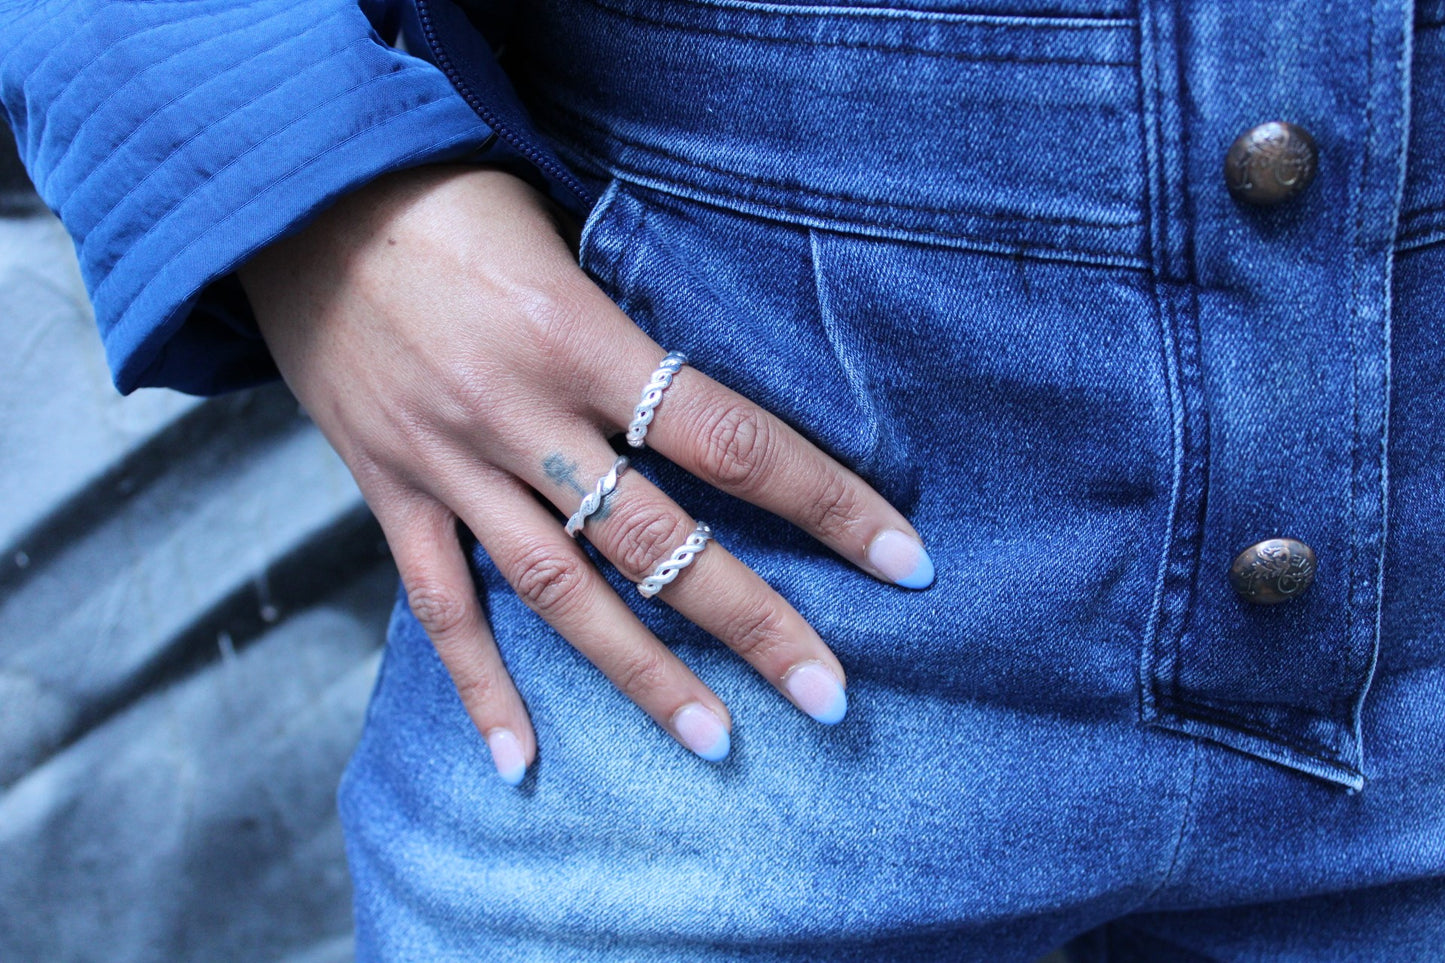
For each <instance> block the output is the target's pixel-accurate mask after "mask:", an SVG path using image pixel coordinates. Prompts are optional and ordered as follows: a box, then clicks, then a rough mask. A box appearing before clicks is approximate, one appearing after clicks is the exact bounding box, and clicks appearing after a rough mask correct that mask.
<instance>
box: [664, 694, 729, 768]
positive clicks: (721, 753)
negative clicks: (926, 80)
mask: <svg viewBox="0 0 1445 963" xmlns="http://www.w3.org/2000/svg"><path fill="white" fill-rule="evenodd" d="M672 728H673V731H674V732H676V733H677V737H678V738H679V739H681V740H682V744H683V745H684V746H687V747H688V748H689V749H691V750H692V751H693V752H695V753H697V754H698V755H699V756H701V757H702V758H704V759H706V760H707V761H709V762H717V761H719V760H720V759H726V758H727V754H728V750H730V749H731V748H732V738H731V737H730V736H729V735H728V730H727V726H725V725H723V721H722V720H721V719H719V718H718V717H717V716H716V715H715V714H714V713H713V711H712V710H711V709H709V708H708V707H707V706H705V705H703V704H702V703H701V702H689V703H688V704H687V705H685V706H683V707H682V708H681V709H679V710H677V714H676V715H674V716H673V717H672Z"/></svg>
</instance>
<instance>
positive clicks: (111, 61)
mask: <svg viewBox="0 0 1445 963" xmlns="http://www.w3.org/2000/svg"><path fill="white" fill-rule="evenodd" d="M41 6H45V7H50V8H52V9H53V8H54V6H56V5H41ZM84 6H85V7H88V8H89V9H88V11H87V12H86V13H85V15H84V16H83V17H81V16H77V15H72V16H70V17H60V18H54V19H53V20H52V21H51V22H50V23H46V24H44V25H43V26H42V25H38V24H32V25H31V31H30V32H29V33H28V34H26V35H22V33H21V31H22V30H23V26H24V25H23V24H22V26H21V28H20V29H17V30H16V31H15V33H16V43H17V45H18V46H19V47H20V48H21V49H19V50H17V51H16V52H15V53H13V54H12V55H11V58H10V63H9V64H7V67H6V72H7V74H11V75H10V76H7V77H5V78H4V80H5V87H6V101H7V108H8V109H9V110H10V113H11V117H12V121H13V120H16V119H17V110H16V107H15V105H14V104H12V103H11V101H12V97H11V92H12V91H14V90H15V89H16V87H15V86H14V85H13V83H12V81H13V80H14V79H15V76H14V74H13V73H11V72H12V71H14V70H16V69H17V67H16V65H17V63H18V64H19V65H20V67H21V69H22V70H23V68H24V66H25V65H26V63H27V60H28V61H30V62H33V68H32V69H29V70H23V73H24V84H23V93H24V97H25V103H24V104H22V105H21V107H22V110H21V111H20V112H19V113H20V114H21V115H22V116H21V117H20V118H19V119H20V120H21V121H22V122H21V123H17V124H16V125H15V126H16V127H17V135H18V140H19V142H20V143H21V145H22V151H23V152H24V155H25V157H26V161H27V166H28V167H29V168H30V171H31V174H32V176H33V178H34V179H35V182H36V184H37V185H38V186H39V187H40V190H41V196H42V197H44V199H45V200H46V202H47V203H48V204H49V205H50V206H51V208H52V209H53V210H55V211H56V213H58V214H59V215H60V217H61V219H62V220H63V221H64V222H65V225H66V227H67V228H68V229H69V230H70V232H71V234H72V236H73V237H74V239H75V244H76V251H77V253H78V255H79V259H80V265H81V272H82V275H83V277H84V278H85V282H86V286H87V288H88V290H89V292H90V295H91V300H92V303H93V304H94V306H95V313H96V321H97V323H98V325H99V327H100V330H101V336H102V339H103V341H104V343H105V349H106V355H107V359H108V361H109V363H110V366H111V371H112V372H113V375H114V378H115V382H116V386H117V387H118V388H119V389H120V390H121V391H122V392H129V391H132V390H134V389H136V388H139V387H143V386H152V385H157V386H159V385H164V386H168V387H172V388H178V389H180V390H182V391H188V392H192V393H197V394H211V393H216V392H220V391H225V390H229V389H233V388H239V387H243V386H246V385H250V384H253V383H255V382H258V381H262V380H265V379H267V378H270V377H273V376H274V374H275V368H274V365H273V363H272V361H271V359H270V356H269V354H268V352H267V351H266V347H265V344H264V343H263V342H262V341H261V339H260V336H259V334H258V332H257V330H256V327H255V323H254V320H253V318H252V316H251V312H250V307H249V305H248V303H247V302H246V299H245V297H244V295H243V294H242V292H241V290H240V286H239V284H238V283H236V281H235V278H234V275H233V274H232V272H233V271H234V270H235V268H236V267H237V266H238V265H240V264H241V263H243V262H244V261H245V260H246V259H247V258H248V257H249V256H251V255H252V254H253V253H254V252H256V251H257V250H259V249H260V248H262V247H264V246H266V245H267V244H269V243H270V242H272V241H274V240H276V239H277V238H279V237H282V236H284V235H287V234H290V233H294V232H295V231H297V230H299V229H300V228H301V227H302V226H304V225H305V224H306V223H308V222H309V221H310V220H311V219H312V218H313V217H315V215H316V214H318V213H319V212H320V211H321V210H322V209H324V208H325V207H327V206H328V205H329V204H331V203H332V202H333V201H334V200H335V199H336V198H337V197H339V196H340V195H342V194H345V193H347V192H348V191H351V190H353V189H355V188H356V187H358V186H360V185H362V184H364V183H366V182H367V181H370V180H372V179H374V178H375V177H377V176H379V175H381V174H383V173H386V172H388V171H391V170H396V169H400V168H403V167H410V166H415V165H418V164H422V163H427V162H434V161H442V160H458V159H465V158H478V157H480V156H482V154H483V152H484V151H485V150H486V148H488V147H489V146H490V145H491V144H492V142H493V140H494V137H493V132H492V130H491V128H490V127H489V126H488V125H487V124H485V123H484V122H482V121H481V119H480V118H478V116H477V115H476V114H475V113H474V112H473V111H472V110H471V109H470V108H469V107H468V105H467V104H466V103H465V102H464V101H463V100H462V99H461V98H460V97H458V96H457V94H456V92H455V91H454V90H453V88H452V86H451V84H450V83H449V82H448V81H447V79H446V78H445V77H444V76H443V75H442V73H441V72H440V71H438V70H437V69H436V68H435V67H434V66H432V65H431V64H428V63H426V62H424V61H421V60H419V59H416V58H413V57H411V56H408V55H407V54H404V53H402V52H400V51H397V50H395V49H393V48H391V47H390V46H389V45H387V44H386V43H385V42H384V41H383V40H382V39H381V37H380V36H379V35H378V34H377V33H376V31H375V29H374V28H373V25H372V23H371V22H370V21H368V20H367V18H366V16H365V15H364V14H363V13H362V12H361V9H360V8H359V7H358V6H357V5H356V2H355V0H328V2H325V3H305V4H296V3H294V2H293V0H260V2H250V3H239V4H238V3H236V2H235V0H223V2H217V0H191V2H187V3H150V4H136V3H103V4H99V5H96V4H88V5H84ZM70 9H72V10H73V9H75V7H71V8H70ZM54 20H61V21H65V20H70V21H72V22H70V23H68V24H64V25H63V26H65V27H68V29H61V30H57V29H55V26H54ZM77 21H78V22H77ZM7 32H9V31H7ZM7 39H8V38H7ZM65 65H68V66H65ZM77 68H78V69H77ZM37 93H38V96H37ZM37 102H38V103H40V104H43V109H41V110H35V109H33V108H31V109H29V110H25V109H24V108H25V107H27V106H28V105H29V104H34V103H37Z"/></svg>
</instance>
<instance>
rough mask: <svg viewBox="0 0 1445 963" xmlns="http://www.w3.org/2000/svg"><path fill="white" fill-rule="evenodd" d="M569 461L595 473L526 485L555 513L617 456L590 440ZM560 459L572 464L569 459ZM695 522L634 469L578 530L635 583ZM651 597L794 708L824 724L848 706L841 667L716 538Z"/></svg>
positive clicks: (553, 473) (564, 474)
mask: <svg viewBox="0 0 1445 963" xmlns="http://www.w3.org/2000/svg"><path fill="white" fill-rule="evenodd" d="M591 447H592V453H591V454H589V456H588V457H586V458H585V459H582V458H579V459H577V461H578V462H579V463H583V464H586V465H588V466H589V467H590V468H591V469H593V470H595V474H583V473H582V472H581V471H580V469H573V470H571V471H562V470H559V468H560V466H559V464H558V462H559V460H560V461H565V459H560V457H553V458H552V459H550V461H549V463H550V464H551V466H552V468H551V470H547V471H545V472H544V475H545V476H546V477H543V478H538V479H536V480H534V481H533V484H534V485H535V486H536V487H537V488H538V489H539V490H540V491H542V492H544V493H545V494H546V495H547V497H548V498H550V499H551V500H552V501H553V504H555V505H556V506H557V507H558V508H559V509H560V510H562V511H563V512H569V513H570V512H572V511H574V510H575V509H576V508H577V506H578V504H579V502H580V501H581V500H582V498H584V497H585V495H586V494H587V493H590V492H592V491H594V490H595V488H594V484H595V479H597V478H602V477H604V476H605V475H606V474H607V472H608V468H609V467H610V466H611V465H612V463H613V460H614V458H615V456H614V455H613V454H612V452H611V451H610V449H607V448H606V447H604V446H602V445H601V444H600V442H595V443H594V445H593V446H591ZM567 464H569V465H570V464H571V463H570V462H567ZM695 527H696V522H695V521H694V520H693V519H692V518H691V517H690V516H689V515H688V514H687V513H686V512H684V511H683V510H682V509H681V508H680V507H679V506H678V505H677V504H676V503H675V502H673V501H672V499H670V498H669V497H667V495H665V494H664V493H663V492H662V491H661V490H659V489H658V488H657V487H656V486H655V485H653V484H652V483H651V482H650V481H648V480H647V479H646V478H644V477H643V476H642V475H640V474H638V473H637V472H627V473H624V474H623V475H621V476H620V477H619V478H618V479H617V484H616V489H615V491H614V492H613V493H612V494H611V495H609V496H608V497H607V498H606V499H605V500H604V501H603V503H602V507H601V509H600V510H599V511H598V512H597V513H596V514H593V515H591V516H590V517H589V518H588V519H587V521H586V523H585V525H584V526H583V528H582V534H584V535H585V536H586V537H587V539H588V540H589V541H591V542H592V544H593V545H595V546H596V547H597V550H598V551H600V552H601V553H602V554H603V555H604V556H605V557H606V558H607V560H608V561H610V562H611V563H612V564H613V565H615V566H616V567H617V569H618V570H619V571H620V572H622V573H623V575H625V576H626V577H627V578H628V579H630V580H631V581H633V582H634V583H637V582H641V581H642V580H643V579H645V578H646V577H647V576H649V575H651V574H653V573H654V572H655V571H656V570H657V567H658V565H659V563H661V562H663V561H664V560H666V559H668V558H669V557H670V556H671V554H672V552H673V550H674V549H676V548H677V547H678V546H680V545H682V544H683V543H684V542H685V541H686V540H687V538H688V536H689V535H691V534H692V533H693V531H694V529H695ZM657 598H659V599H661V600H662V601H665V602H667V603H668V604H669V605H671V606H672V607H673V608H674V609H676V610H677V611H678V612H679V613H681V614H682V615H683V616H684V617H685V618H687V619H688V620H689V621H691V622H693V623H694V624H696V625H697V626H699V627H700V628H702V629H704V630H705V631H707V632H709V633H710V634H711V635H713V636H714V637H716V638H717V639H719V640H720V641H721V642H723V643H724V644H725V645H727V646H728V647H729V648H730V649H732V650H733V651H734V652H736V653H738V655H740V656H742V657H743V658H744V659H745V660H746V661H747V662H748V663H749V664H750V665H752V666H753V668H755V669H756V670H757V671H758V672H759V673H760V674H761V675H762V676H763V677H764V678H765V679H767V680H768V681H769V682H770V683H772V684H773V685H774V686H775V687H776V688H777V689H778V690H779V691H780V692H782V693H783V694H784V695H785V696H787V697H788V698H789V699H790V700H791V701H792V702H793V704H794V705H796V706H797V707H798V708H799V709H801V710H802V711H803V712H805V713H807V714H808V715H810V716H812V717H813V718H814V719H816V720H817V721H819V722H823V723H827V724H832V723H836V722H838V721H839V720H841V719H842V718H843V715H844V713H845V712H846V711H847V696H846V695H845V690H844V686H845V683H846V679H845V676H844V673H843V667H842V666H841V665H840V664H839V662H838V660H837V658H836V657H834V655H833V653H832V652H831V651H830V650H829V649H828V647H827V645H825V644H824V642H823V640H822V638H820V637H819V635H818V633H817V632H816V631H814V629H813V627H812V626H811V625H809V624H808V622H807V621H806V620H805V619H804V618H803V617H802V616H801V615H800V614H798V611H797V610H796V609H794V608H793V606H792V605H790V604H789V603H788V602H787V600H785V599H784V598H783V597H782V596H781V595H779V594H778V593H777V592H775V591H774V590H773V589H772V588H771V587H770V586H769V585H768V584H767V583H766V582H765V581H763V579H762V578H761V577H760V576H759V575H758V574H757V573H756V572H754V571H753V570H752V569H750V568H748V566H747V565H745V564H743V562H742V561H740V560H739V559H738V558H736V557H735V556H734V555H732V554H731V553H729V552H728V551H727V549H726V548H723V547H722V546H721V545H719V544H717V542H709V543H708V545H707V547H706V549H705V550H704V551H701V552H699V553H698V554H696V555H695V556H694V561H693V563H692V564H691V566H690V567H688V568H687V569H685V570H684V571H682V572H681V573H680V574H679V576H678V578H677V579H676V581H675V582H673V583H671V584H669V585H666V586H664V587H663V589H662V590H661V592H660V593H659V594H658V595H657Z"/></svg>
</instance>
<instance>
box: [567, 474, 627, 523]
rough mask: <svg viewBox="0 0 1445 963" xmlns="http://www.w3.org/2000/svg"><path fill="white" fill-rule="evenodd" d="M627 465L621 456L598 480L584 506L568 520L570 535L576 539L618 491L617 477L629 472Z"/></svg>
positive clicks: (583, 502)
mask: <svg viewBox="0 0 1445 963" xmlns="http://www.w3.org/2000/svg"><path fill="white" fill-rule="evenodd" d="M627 464H628V462H627V458H626V457H625V456H619V457H618V459H617V460H616V461H614V462H613V463H612V467H611V468H610V469H608V471H607V474H605V475H603V476H602V477H601V478H599V479H597V484H596V486H595V487H594V488H593V489H592V491H591V492H590V493H589V494H588V495H587V497H585V498H583V499H582V504H581V505H579V506H577V510H576V511H575V512H573V513H572V517H571V518H569V519H567V534H568V535H571V536H572V537H573V538H576V537H577V533H578V532H580V531H582V526H583V525H585V524H587V519H588V518H590V517H591V516H593V515H595V514H597V510H598V509H599V508H601V507H602V500H603V499H604V498H606V497H607V496H608V495H611V494H612V493H613V492H614V491H615V490H616V489H617V476H618V475H620V474H622V473H623V472H625V471H627Z"/></svg>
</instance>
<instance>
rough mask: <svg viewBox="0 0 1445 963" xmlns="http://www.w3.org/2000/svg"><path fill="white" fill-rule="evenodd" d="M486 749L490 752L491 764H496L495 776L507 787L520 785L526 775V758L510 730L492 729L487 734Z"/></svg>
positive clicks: (520, 745)
mask: <svg viewBox="0 0 1445 963" xmlns="http://www.w3.org/2000/svg"><path fill="white" fill-rule="evenodd" d="M487 748H488V749H490V750H492V762H493V763H495V764H496V767H497V775H499V776H501V777H502V781H503V782H505V783H506V784H507V785H509V786H515V785H518V784H519V783H521V781H522V777H523V776H525V775H526V774H527V757H526V756H525V755H523V753H522V744H521V743H520V742H518V741H517V737H516V736H515V735H513V734H512V730H510V729H493V730H492V731H491V732H489V733H487Z"/></svg>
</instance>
